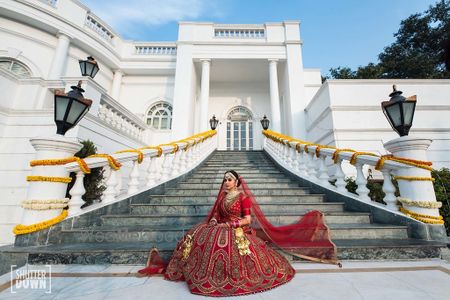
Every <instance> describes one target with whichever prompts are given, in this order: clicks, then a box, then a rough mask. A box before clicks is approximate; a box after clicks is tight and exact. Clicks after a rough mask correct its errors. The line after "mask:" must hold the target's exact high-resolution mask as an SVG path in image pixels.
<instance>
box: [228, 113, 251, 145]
mask: <svg viewBox="0 0 450 300" xmlns="http://www.w3.org/2000/svg"><path fill="white" fill-rule="evenodd" d="M227 150H243V151H245V150H253V121H252V118H251V113H250V112H249V111H248V110H247V109H246V108H244V107H238V108H235V109H233V110H232V111H231V112H230V114H229V115H228V118H227Z"/></svg>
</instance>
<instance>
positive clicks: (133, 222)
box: [102, 211, 370, 227]
mask: <svg viewBox="0 0 450 300" xmlns="http://www.w3.org/2000/svg"><path fill="white" fill-rule="evenodd" d="M324 215H325V222H326V223H327V224H328V223H334V224H343V223H347V224H348V223H354V224H369V223H370V214H369V213H355V212H345V211H344V212H327V213H324ZM206 216H207V214H206V213H205V214H197V215H190V216H186V215H169V216H168V215H166V214H152V215H106V216H103V217H102V221H103V222H102V224H103V225H102V226H116V227H124V226H146V227H148V226H185V225H189V226H192V225H195V224H198V223H200V222H202V221H204V220H205V219H206ZM302 216H303V214H298V213H291V212H288V213H284V214H282V215H280V214H279V213H267V214H266V218H267V219H268V220H269V221H270V222H271V223H272V224H273V225H275V226H279V225H287V224H293V223H295V222H297V221H298V220H299V218H300V217H302Z"/></svg>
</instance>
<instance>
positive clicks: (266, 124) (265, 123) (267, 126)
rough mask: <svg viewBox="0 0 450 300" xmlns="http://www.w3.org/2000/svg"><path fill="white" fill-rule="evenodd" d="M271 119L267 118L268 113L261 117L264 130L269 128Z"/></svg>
mask: <svg viewBox="0 0 450 300" xmlns="http://www.w3.org/2000/svg"><path fill="white" fill-rule="evenodd" d="M269 123H270V121H269V119H267V117H266V115H264V118H262V119H261V125H262V127H263V128H264V130H267V129H268V128H269Z"/></svg>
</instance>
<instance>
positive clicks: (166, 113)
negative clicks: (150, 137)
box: [146, 102, 172, 130]
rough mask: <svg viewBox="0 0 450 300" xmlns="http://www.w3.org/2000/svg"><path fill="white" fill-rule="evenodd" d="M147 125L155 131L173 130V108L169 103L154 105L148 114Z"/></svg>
mask: <svg viewBox="0 0 450 300" xmlns="http://www.w3.org/2000/svg"><path fill="white" fill-rule="evenodd" d="M146 123H147V125H149V126H152V127H153V128H155V129H158V130H159V129H161V130H162V129H172V106H171V105H170V104H169V103H167V102H158V103H156V104H154V105H153V106H152V107H151V108H150V110H149V111H148V113H147V122H146Z"/></svg>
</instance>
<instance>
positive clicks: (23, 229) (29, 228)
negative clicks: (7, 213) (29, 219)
mask: <svg viewBox="0 0 450 300" xmlns="http://www.w3.org/2000/svg"><path fill="white" fill-rule="evenodd" d="M68 214H69V212H68V210H67V209H64V210H63V211H62V212H61V214H60V215H59V216H56V217H54V218H53V219H50V220H47V221H43V222H40V223H36V224H32V225H22V224H18V225H16V226H15V227H14V228H13V233H14V234H16V235H19V234H27V233H32V232H35V231H39V230H42V229H45V228H48V227H50V226H53V225H55V224H57V223H59V222H61V221H62V220H64V219H65V218H66V217H67V215H68Z"/></svg>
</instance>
